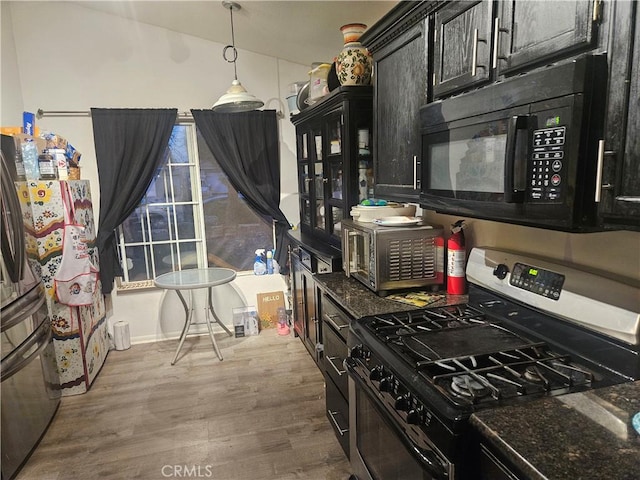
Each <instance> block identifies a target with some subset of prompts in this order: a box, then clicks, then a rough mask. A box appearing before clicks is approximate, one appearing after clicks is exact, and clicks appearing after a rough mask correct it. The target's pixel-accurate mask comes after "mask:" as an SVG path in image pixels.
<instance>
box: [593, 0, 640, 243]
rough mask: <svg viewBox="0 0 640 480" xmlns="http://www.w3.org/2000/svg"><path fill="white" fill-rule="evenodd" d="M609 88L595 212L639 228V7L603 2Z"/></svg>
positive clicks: (612, 224)
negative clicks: (597, 200) (607, 35)
mask: <svg viewBox="0 0 640 480" xmlns="http://www.w3.org/2000/svg"><path fill="white" fill-rule="evenodd" d="M608 7H609V9H608V10H607V14H608V17H609V19H610V24H609V30H610V31H611V34H610V35H609V37H610V41H609V44H608V52H609V69H610V70H609V88H608V93H607V117H606V127H605V142H604V145H603V151H602V180H601V182H600V183H601V191H600V208H599V212H600V215H601V218H602V222H603V224H604V225H605V227H606V228H609V229H619V228H625V229H633V230H640V135H638V132H640V26H639V24H638V21H639V19H640V18H639V17H640V12H638V8H637V5H635V8H634V3H632V2H615V3H614V4H609V5H608Z"/></svg>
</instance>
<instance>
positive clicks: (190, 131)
mask: <svg viewBox="0 0 640 480" xmlns="http://www.w3.org/2000/svg"><path fill="white" fill-rule="evenodd" d="M175 127H185V129H186V134H185V140H186V149H187V158H188V162H187V163H175V164H174V163H173V162H172V161H171V156H170V155H168V156H167V162H166V163H165V164H163V168H167V167H169V168H168V177H169V182H168V183H167V179H166V177H165V178H164V182H165V183H164V187H165V191H169V190H168V189H169V188H170V198H171V199H172V200H173V201H170V202H166V201H165V202H156V203H146V204H144V205H138V207H136V208H137V209H140V208H142V211H143V213H144V215H145V222H143V221H142V219H141V220H140V221H141V225H142V226H143V227H144V225H145V223H146V226H147V228H146V229H144V228H143V229H142V241H137V242H128V243H127V242H125V238H124V228H123V225H120V226H118V250H119V253H120V258H121V267H122V270H123V274H124V275H123V276H122V277H120V276H118V277H116V290H117V291H118V292H126V291H131V290H141V289H149V288H153V287H155V284H154V281H153V278H150V279H146V280H129V270H128V268H127V267H128V265H127V255H126V252H127V247H140V246H141V247H144V248H147V247H148V248H149V251H148V254H147V253H146V252H145V269H146V271H147V272H148V273H149V275H150V276H152V277H154V278H155V276H157V275H156V274H155V272H156V268H155V256H154V251H153V249H154V246H158V245H179V244H180V243H187V242H189V243H194V242H195V245H196V260H197V265H196V266H197V268H206V267H207V266H208V257H207V237H206V230H205V221H204V208H203V207H204V205H203V200H202V184H201V176H200V171H201V168H200V156H199V153H198V143H197V128H196V125H195V122H192V121H191V122H189V121H184V120H181V121H178V122H176V124H175V125H174V128H175ZM172 165H179V166H180V167H181V168H186V167H188V168H189V169H190V181H191V201H175V185H174V182H173V168H175V167H172ZM184 205H192V208H193V226H194V236H193V237H192V238H189V239H180V238H179V235H178V222H177V212H176V207H180V206H184ZM170 207H174V208H170ZM150 208H151V209H153V208H163V209H165V210H166V213H167V218H169V216H170V215H172V221H171V222H169V224H170V225H171V226H172V228H169V229H168V230H169V239H167V240H157V241H155V242H154V240H153V233H152V231H153V229H152V226H151V218H150ZM171 210H173V214H171V213H170V212H171ZM174 257H175V258H174ZM190 265H193V264H190ZM171 266H172V270H173V271H180V270H183V265H182V259H181V258H180V256H179V255H176V251H175V249H174V248H171ZM191 268H193V267H191Z"/></svg>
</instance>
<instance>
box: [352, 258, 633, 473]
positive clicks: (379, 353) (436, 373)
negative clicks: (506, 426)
mask: <svg viewBox="0 0 640 480" xmlns="http://www.w3.org/2000/svg"><path fill="white" fill-rule="evenodd" d="M467 278H468V280H469V281H470V286H469V298H468V302H467V303H464V304H457V305H447V306H444V307H435V308H425V309H419V310H414V311H404V312H397V313H391V314H384V315H378V316H372V317H366V318H363V319H359V320H356V321H355V322H354V323H352V325H351V329H350V332H349V340H348V343H349V346H350V356H349V358H348V359H347V360H346V361H345V366H346V368H347V371H348V372H349V375H350V389H352V390H354V391H355V392H359V393H354V395H353V397H354V398H353V400H354V401H355V402H357V397H358V395H360V396H362V395H364V392H366V395H367V397H368V398H369V401H370V402H371V403H372V404H375V405H376V408H377V409H378V410H379V411H380V412H382V413H381V415H382V416H383V417H385V418H386V421H387V422H390V423H391V424H393V425H394V426H395V427H394V428H395V429H396V430H397V431H399V432H400V435H401V436H402V437H403V438H404V443H405V444H407V439H408V445H412V447H411V448H410V449H415V448H417V449H418V450H419V451H420V452H422V453H421V454H420V457H422V459H423V460H424V458H428V459H430V460H429V461H428V462H427V467H425V468H426V469H427V470H428V471H429V472H430V473H429V475H430V476H425V477H424V478H440V477H442V478H465V473H464V472H465V467H467V466H468V464H470V462H469V461H468V460H469V459H466V458H465V454H464V451H465V450H469V442H471V435H470V434H469V426H468V418H469V416H470V415H471V414H472V413H473V412H474V411H478V410H480V409H484V408H499V407H500V406H501V405H506V404H512V403H515V402H527V401H531V400H534V399H536V398H540V397H543V396H549V395H562V394H565V393H570V392H577V391H583V390H588V389H591V388H598V387H601V386H607V385H612V384H617V383H622V382H626V381H631V380H634V379H638V378H640V360H639V359H640V355H639V353H640V350H639V348H638V344H639V343H640V342H639V338H640V335H639V332H640V328H639V327H640V315H639V314H638V311H637V310H638V305H637V298H638V290H637V289H634V288H633V287H630V286H629V285H626V284H625V283H623V282H616V281H614V280H611V279H607V278H603V277H598V276H595V275H594V274H591V273H586V272H583V271H580V270H579V269H577V268H575V267H573V266H567V265H558V264H554V263H551V262H549V261H546V260H543V259H535V258H531V257H529V256H526V255H521V254H514V253H510V252H502V251H497V250H490V249H474V250H472V252H471V255H470V257H469V261H468V265H467ZM593 285H598V287H599V288H601V289H602V288H603V289H605V290H604V292H599V293H594V290H593ZM607 291H608V292H609V293H608V294H606V292H607ZM611 292H616V294H614V295H612V294H611ZM351 401H352V399H351V390H350V402H351ZM360 403H362V402H360ZM365 403H366V402H365ZM355 410H356V409H354V411H353V412H352V416H353V417H354V418H352V419H350V420H351V421H352V422H353V425H352V438H351V442H352V457H353V458H355V462H356V463H357V461H358V458H361V457H362V452H359V451H358V446H357V445H358V435H359V433H358V431H357V430H358V425H359V424H360V425H361V424H362V423H363V421H362V419H361V420H360V422H358V418H357V417H358V414H357V412H356V411H355ZM354 427H355V428H354ZM354 442H355V445H356V446H355V447H354V446H353V445H354ZM360 444H362V441H360ZM354 448H355V451H354V450H353V449H354ZM425 452H428V454H427V453H425ZM365 463H366V462H365ZM418 463H422V464H424V462H420V461H419V462H418ZM363 465H364V463H363ZM356 471H359V472H360V476H357V478H376V477H377V476H376V475H375V474H372V473H368V474H367V475H368V476H367V475H365V473H363V472H366V471H367V469H366V468H363V467H362V465H360V466H359V467H357V468H356ZM387 476H389V477H390V478H393V476H391V475H387ZM380 478H383V476H380ZM398 478H400V477H398Z"/></svg>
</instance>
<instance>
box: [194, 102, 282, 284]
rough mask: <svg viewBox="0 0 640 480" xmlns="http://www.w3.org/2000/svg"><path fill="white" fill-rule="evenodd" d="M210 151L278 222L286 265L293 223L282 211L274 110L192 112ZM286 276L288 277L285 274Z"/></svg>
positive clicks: (279, 253) (237, 186) (240, 189)
mask: <svg viewBox="0 0 640 480" xmlns="http://www.w3.org/2000/svg"><path fill="white" fill-rule="evenodd" d="M191 113H192V114H193V118H194V120H195V122H196V126H197V127H198V130H199V131H200V134H201V135H202V138H204V140H205V142H206V143H207V146H208V147H209V150H211V153H213V156H214V157H215V159H216V161H217V162H218V163H219V164H220V167H221V168H222V170H223V171H224V173H225V174H226V175H227V177H228V178H229V181H230V182H231V184H232V185H233V188H235V189H236V190H237V191H238V192H239V193H241V194H242V196H243V197H244V198H245V200H246V201H247V203H248V204H249V205H250V206H251V208H253V210H254V211H255V212H257V213H259V214H261V215H263V216H266V217H268V218H271V219H272V220H274V221H275V230H276V245H274V247H275V248H276V257H275V258H276V260H277V262H278V264H280V265H281V266H282V267H283V268H284V266H285V265H286V255H287V247H288V244H289V242H288V237H287V230H289V229H290V228H291V225H290V224H289V221H288V220H287V218H286V217H285V215H284V213H282V211H281V210H280V147H279V136H278V121H277V117H276V112H275V111H274V110H265V111H252V112H238V113H219V112H214V111H212V110H191ZM282 273H285V272H284V271H283V272H282Z"/></svg>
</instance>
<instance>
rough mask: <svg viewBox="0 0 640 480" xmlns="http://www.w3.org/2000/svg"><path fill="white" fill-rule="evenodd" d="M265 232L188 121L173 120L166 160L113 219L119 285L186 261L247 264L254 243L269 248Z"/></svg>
mask: <svg viewBox="0 0 640 480" xmlns="http://www.w3.org/2000/svg"><path fill="white" fill-rule="evenodd" d="M272 232H273V230H272V225H271V222H270V220H269V219H265V218H263V217H261V216H259V215H257V214H256V213H255V212H254V211H253V210H251V208H250V207H249V206H248V205H247V204H246V203H245V201H244V198H243V197H242V195H240V194H238V193H237V192H236V191H235V190H234V189H233V187H232V186H231V185H230V184H229V181H228V179H227V177H226V175H225V174H224V172H223V171H222V169H221V168H220V166H219V165H218V163H217V162H216V161H215V158H214V157H213V155H212V153H211V151H210V150H209V148H208V147H207V146H206V143H205V142H204V140H203V139H202V138H201V137H200V136H199V135H198V134H197V131H196V127H195V125H194V124H178V125H176V126H175V127H174V128H173V132H172V135H171V138H170V140H169V153H168V156H167V160H166V163H165V164H164V165H163V166H162V167H161V169H160V170H159V172H158V174H157V176H156V177H155V179H154V180H153V182H152V183H151V185H150V186H149V189H148V190H147V193H146V195H145V197H144V198H143V200H142V202H141V203H140V205H139V206H138V207H137V208H136V210H135V211H134V212H133V213H132V214H131V216H129V218H128V219H127V220H126V221H125V222H124V223H123V224H122V225H121V226H120V229H119V253H120V259H121V264H122V269H123V272H124V276H123V277H122V278H121V279H119V280H118V289H130V288H140V287H146V286H151V285H152V280H153V279H154V278H155V277H157V276H158V275H161V274H163V273H167V272H171V271H175V270H184V269H188V268H196V267H198V268H202V267H206V266H219V267H227V268H232V269H234V270H237V271H241V270H250V269H252V268H253V259H254V252H255V250H256V249H258V248H272V244H273V240H272V237H273V233H272Z"/></svg>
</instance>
